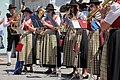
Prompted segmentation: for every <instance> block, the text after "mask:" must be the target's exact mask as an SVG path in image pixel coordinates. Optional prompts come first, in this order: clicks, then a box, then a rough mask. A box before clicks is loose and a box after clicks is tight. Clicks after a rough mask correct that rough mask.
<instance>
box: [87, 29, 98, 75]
mask: <svg viewBox="0 0 120 80" xmlns="http://www.w3.org/2000/svg"><path fill="white" fill-rule="evenodd" d="M88 37H89V41H88V72H89V73H91V74H96V75H98V74H100V58H99V56H100V55H99V53H98V52H99V47H100V39H99V30H96V31H90V32H89V36H88Z"/></svg>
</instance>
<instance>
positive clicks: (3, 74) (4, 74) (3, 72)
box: [0, 55, 95, 80]
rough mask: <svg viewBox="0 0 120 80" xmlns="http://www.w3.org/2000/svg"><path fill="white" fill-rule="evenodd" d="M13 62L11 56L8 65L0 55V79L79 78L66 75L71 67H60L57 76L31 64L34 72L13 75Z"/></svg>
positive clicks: (64, 79)
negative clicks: (58, 75)
mask: <svg viewBox="0 0 120 80" xmlns="http://www.w3.org/2000/svg"><path fill="white" fill-rule="evenodd" d="M15 62H16V58H12V65H11V66H9V67H8V66H7V65H6V55H4V56H1V55H0V80H80V79H77V78H73V79H71V77H68V76H67V74H69V73H70V72H71V71H72V69H71V68H69V69H68V68H65V67H61V73H62V77H60V78H59V77H56V75H55V74H54V75H53V74H51V75H46V74H44V72H45V71H46V70H47V68H43V67H40V66H39V65H33V70H34V73H28V72H27V73H25V72H22V74H21V75H14V74H13V71H14V68H15ZM84 80H85V79H84ZM86 80H89V79H86ZM90 80H95V79H90Z"/></svg>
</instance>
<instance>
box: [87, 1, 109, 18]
mask: <svg viewBox="0 0 120 80" xmlns="http://www.w3.org/2000/svg"><path fill="white" fill-rule="evenodd" d="M109 1H111V0H105V2H104V3H103V4H102V5H101V7H102V8H104V7H105V6H106V4H108V3H109ZM99 10H100V8H96V9H95V10H93V11H92V12H91V13H89V14H88V15H87V20H91V19H92V17H93V16H94V15H95V14H96V13H97V12H98V11H99Z"/></svg>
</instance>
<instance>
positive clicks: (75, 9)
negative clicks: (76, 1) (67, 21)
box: [70, 5, 78, 17]
mask: <svg viewBox="0 0 120 80" xmlns="http://www.w3.org/2000/svg"><path fill="white" fill-rule="evenodd" d="M71 7H73V8H74V15H75V16H76V14H77V11H78V10H77V7H76V5H72V6H71ZM70 16H71V17H73V15H72V11H70Z"/></svg>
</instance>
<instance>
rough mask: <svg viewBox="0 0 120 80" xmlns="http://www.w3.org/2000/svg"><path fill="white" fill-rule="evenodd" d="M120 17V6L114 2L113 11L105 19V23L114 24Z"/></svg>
mask: <svg viewBox="0 0 120 80" xmlns="http://www.w3.org/2000/svg"><path fill="white" fill-rule="evenodd" d="M119 16H120V4H119V3H116V2H114V3H113V4H112V5H111V9H110V11H109V12H108V14H107V16H106V17H105V19H104V20H105V22H107V23H108V24H112V23H113V22H114V21H115V20H116V19H117V18H118V17H119Z"/></svg>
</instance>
